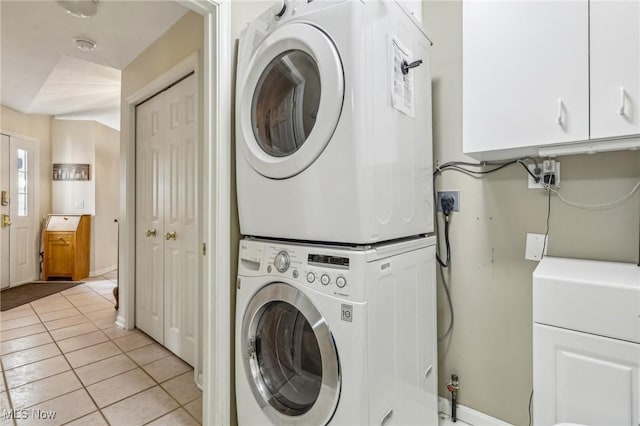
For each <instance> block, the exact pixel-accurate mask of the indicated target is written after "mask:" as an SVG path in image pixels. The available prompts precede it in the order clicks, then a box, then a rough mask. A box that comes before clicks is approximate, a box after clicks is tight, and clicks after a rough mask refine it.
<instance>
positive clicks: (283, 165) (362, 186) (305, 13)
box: [236, 0, 433, 244]
mask: <svg viewBox="0 0 640 426" xmlns="http://www.w3.org/2000/svg"><path fill="white" fill-rule="evenodd" d="M429 47H430V42H429V40H428V38H427V36H426V35H425V34H424V32H423V31H422V29H421V27H420V25H419V24H418V23H417V22H416V21H415V20H414V19H413V18H411V17H410V15H409V14H408V12H406V10H405V9H404V8H403V7H402V6H401V5H400V4H399V3H398V2H396V1H382V0H367V1H348V0H342V1H335V0H315V1H297V0H296V1H285V2H284V3H282V4H281V5H279V6H278V7H276V8H275V9H272V10H270V11H269V12H267V13H265V14H264V15H262V16H261V17H260V18H258V19H257V20H255V21H254V22H252V23H251V24H250V25H249V26H248V27H247V29H246V30H245V31H244V33H243V34H242V36H241V38H240V47H239V54H238V55H239V56H238V68H237V83H236V84H237V86H236V87H237V89H236V144H237V154H236V161H237V168H236V173H237V187H238V209H239V216H240V230H241V232H242V233H243V234H245V235H252V236H261V237H270V238H283V239H295V240H306V241H326V242H341V243H355V244H367V243H372V242H378V241H386V240H390V239H395V238H401V237H407V236H412V235H418V234H425V233H430V232H432V231H433V219H432V216H433V213H432V205H433V195H432V172H433V168H432V136H431V79H430V73H429V62H428V50H429ZM419 61H422V62H419ZM410 64H412V65H410ZM409 65H410V66H414V67H413V68H411V67H408V66H409ZM403 70H404V71H403Z"/></svg>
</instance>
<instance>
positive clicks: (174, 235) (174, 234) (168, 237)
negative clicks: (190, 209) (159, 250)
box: [164, 231, 176, 241]
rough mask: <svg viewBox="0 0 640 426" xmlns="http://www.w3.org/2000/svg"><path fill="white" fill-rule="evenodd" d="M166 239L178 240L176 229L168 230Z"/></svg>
mask: <svg viewBox="0 0 640 426" xmlns="http://www.w3.org/2000/svg"><path fill="white" fill-rule="evenodd" d="M164 239H165V240H167V241H169V240H174V241H175V240H176V231H172V232H167V233H166V235H165V236H164Z"/></svg>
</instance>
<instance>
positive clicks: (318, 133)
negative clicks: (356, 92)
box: [236, 23, 344, 179]
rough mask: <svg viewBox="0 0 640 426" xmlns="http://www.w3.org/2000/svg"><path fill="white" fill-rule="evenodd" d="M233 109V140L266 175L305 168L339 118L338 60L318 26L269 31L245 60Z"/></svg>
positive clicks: (340, 80)
mask: <svg viewBox="0 0 640 426" xmlns="http://www.w3.org/2000/svg"><path fill="white" fill-rule="evenodd" d="M247 70H248V71H247V72H246V74H245V76H246V79H244V80H243V81H238V82H237V84H238V85H239V86H238V87H239V88H240V89H239V90H238V93H239V97H238V99H237V100H236V102H237V103H238V105H237V110H236V129H237V132H238V135H239V136H242V137H241V138H239V142H238V143H239V145H240V147H241V149H242V150H243V154H244V156H245V158H246V159H247V161H248V162H249V163H250V164H251V166H252V167H253V168H254V169H255V170H256V171H257V172H258V173H260V174H262V175H264V176H266V177H268V178H272V179H285V178H288V177H291V176H294V175H296V174H298V173H300V172H302V171H303V170H304V169H306V168H307V167H308V166H309V165H310V164H311V163H313V162H314V161H315V160H316V158H318V156H319V155H320V154H321V153H322V151H323V150H324V148H325V146H326V145H327V143H329V140H330V139H331V137H332V136H333V132H334V131H335V128H336V126H337V124H338V120H339V119H340V113H341V111H342V104H343V99H344V78H343V71H342V63H341V61H340V57H339V55H338V52H337V51H336V48H335V46H334V44H333V42H332V41H331V40H330V39H329V38H328V37H327V36H326V35H325V34H324V33H323V32H322V31H320V30H319V29H317V28H316V27H314V26H311V25H308V24H302V23H294V24H287V25H284V26H282V27H281V28H279V29H277V30H275V31H274V32H273V33H272V34H271V35H269V36H268V37H267V38H266V39H265V40H264V41H263V42H262V43H261V45H260V47H259V48H258V49H257V50H256V52H255V54H254V55H253V57H252V58H251V60H250V61H249V63H248V65H247Z"/></svg>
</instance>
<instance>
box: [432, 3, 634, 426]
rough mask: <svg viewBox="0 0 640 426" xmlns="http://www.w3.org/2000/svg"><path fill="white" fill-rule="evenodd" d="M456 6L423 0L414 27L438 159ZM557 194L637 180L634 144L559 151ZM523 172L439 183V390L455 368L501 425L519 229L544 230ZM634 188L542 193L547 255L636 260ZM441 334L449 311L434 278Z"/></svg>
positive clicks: (520, 364) (451, 140) (512, 373)
mask: <svg viewBox="0 0 640 426" xmlns="http://www.w3.org/2000/svg"><path fill="white" fill-rule="evenodd" d="M461 18H462V7H461V3H460V2H459V1H426V2H425V3H424V19H423V22H424V27H425V29H426V31H427V33H428V34H429V35H430V36H431V37H432V39H433V41H434V43H435V45H434V47H433V49H432V56H431V60H432V73H433V94H434V99H433V105H434V110H433V114H434V154H435V159H436V160H438V161H440V162H441V163H442V162H446V161H452V160H467V161H469V160H472V159H470V158H469V157H466V156H464V155H462V21H461ZM559 160H560V162H561V164H562V173H561V193H562V194H563V195H564V196H565V197H566V198H568V199H570V200H575V201H579V202H583V203H601V202H606V201H609V200H613V199H616V198H619V197H621V196H622V195H624V194H626V193H627V192H628V191H629V190H631V189H632V188H633V186H634V185H635V183H636V182H638V180H640V152H618V153H608V154H597V155H593V156H586V155H582V156H569V157H560V158H559ZM526 187H527V180H526V177H525V175H524V172H523V170H522V169H521V168H519V167H511V168H508V169H506V170H504V171H501V172H498V173H495V174H492V175H491V176H490V177H488V178H486V179H484V180H475V179H472V178H470V177H467V176H465V175H462V174H459V173H455V172H446V173H444V174H443V176H442V177H441V178H439V179H438V188H439V189H448V190H460V191H461V206H462V211H461V212H460V213H454V216H453V218H452V221H451V246H452V266H451V272H450V275H448V277H449V281H450V285H451V289H452V297H453V304H454V310H455V328H454V332H453V335H452V337H451V338H450V339H448V340H446V341H444V342H440V360H439V369H440V378H439V382H440V383H439V391H440V393H441V395H445V394H446V392H445V383H446V381H447V380H448V378H449V375H450V374H451V373H453V372H456V373H458V374H459V376H460V381H461V391H460V393H459V401H460V403H461V404H464V405H467V406H469V407H472V408H474V409H477V410H479V411H482V412H485V413H487V414H489V415H492V416H495V417H498V418H500V419H502V420H505V421H508V422H510V423H514V424H518V425H523V424H527V422H528V402H529V395H530V392H531V386H532V358H531V351H532V345H531V327H532V321H531V312H532V310H531V309H532V308H531V273H532V271H533V269H534V268H535V267H536V265H537V263H535V262H531V261H527V260H524V249H525V235H526V233H527V232H534V233H542V234H544V232H545V229H546V215H547V198H546V193H545V192H544V191H541V190H528V189H527V188H526ZM639 217H640V197H639V196H638V194H636V195H635V196H634V198H632V199H631V200H629V201H627V202H626V203H624V204H623V205H621V206H620V207H617V208H614V209H610V210H605V211H585V210H579V209H575V208H572V207H569V206H566V205H564V204H562V203H561V202H560V201H559V200H558V199H557V197H552V200H551V219H550V231H549V250H548V253H549V255H550V256H562V257H578V258H588V259H603V260H613V261H622V262H637V260H638V259H637V256H638V235H639V229H638V227H639ZM438 293H439V304H438V322H439V327H438V328H439V330H440V333H442V332H443V331H444V329H445V327H446V325H447V324H448V321H449V314H448V308H447V305H446V301H445V299H444V296H443V291H442V286H441V285H440V284H438Z"/></svg>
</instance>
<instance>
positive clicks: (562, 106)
mask: <svg viewBox="0 0 640 426" xmlns="http://www.w3.org/2000/svg"><path fill="white" fill-rule="evenodd" d="M563 109H564V104H563V103H562V99H558V125H560V126H563V125H564V117H563V114H562V110H563Z"/></svg>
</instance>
